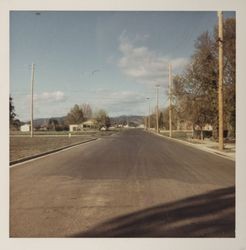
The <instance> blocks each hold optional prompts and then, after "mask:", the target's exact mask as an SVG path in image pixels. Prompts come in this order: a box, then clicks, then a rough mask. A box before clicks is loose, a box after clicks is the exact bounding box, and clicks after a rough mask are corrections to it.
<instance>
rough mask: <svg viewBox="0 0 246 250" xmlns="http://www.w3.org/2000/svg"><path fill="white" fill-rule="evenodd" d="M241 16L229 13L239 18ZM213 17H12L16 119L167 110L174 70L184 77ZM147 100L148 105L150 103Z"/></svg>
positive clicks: (175, 14) (130, 14)
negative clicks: (82, 110)
mask: <svg viewBox="0 0 246 250" xmlns="http://www.w3.org/2000/svg"><path fill="white" fill-rule="evenodd" d="M234 16H235V12H224V17H225V18H228V17H234ZM216 24H217V13H216V12H215V11H213V12H212V11H209V12H206V11H196V12H195V11H193V12H188V11H185V12H184V11H158V12H150V11H148V12H144V11H131V12H129V11H121V12H116V11H57V12H56V11H41V12H34V11H11V13H10V94H11V96H12V97H13V102H14V106H15V112H16V114H17V118H18V119H20V120H21V121H27V120H29V119H30V110H31V107H30V92H31V65H32V63H34V64H35V82H34V118H50V117H59V116H64V115H66V114H67V113H68V112H69V111H70V109H71V108H72V107H73V106H74V105H75V104H79V105H80V104H82V103H88V104H90V105H91V107H92V109H93V110H94V111H96V110H99V109H105V110H106V111H107V113H108V114H109V116H111V117H112V116H119V115H147V114H148V107H149V103H150V106H151V110H153V109H154V107H155V105H156V88H155V86H156V85H157V84H159V85H160V89H159V100H160V106H161V107H165V106H167V104H168V98H167V90H168V64H169V63H171V64H172V68H173V75H175V74H180V73H182V71H183V70H184V69H185V65H187V63H189V60H190V57H191V55H192V53H193V52H194V42H195V40H196V39H197V37H198V36H199V35H201V34H202V33H203V32H205V31H209V32H213V30H214V26H215V25H216ZM147 98H149V99H147Z"/></svg>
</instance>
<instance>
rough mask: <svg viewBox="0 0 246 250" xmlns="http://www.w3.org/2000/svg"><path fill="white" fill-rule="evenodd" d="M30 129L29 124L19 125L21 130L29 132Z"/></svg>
mask: <svg viewBox="0 0 246 250" xmlns="http://www.w3.org/2000/svg"><path fill="white" fill-rule="evenodd" d="M30 130H31V125H30V124H24V125H21V127H20V131H21V132H29V131H30Z"/></svg>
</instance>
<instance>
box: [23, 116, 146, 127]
mask: <svg viewBox="0 0 246 250" xmlns="http://www.w3.org/2000/svg"><path fill="white" fill-rule="evenodd" d="M49 119H56V120H57V121H58V123H59V124H64V119H65V116H62V117H50V118H38V119H34V121H33V125H34V127H39V126H44V125H48V122H49ZM143 121H144V117H143V116H140V115H128V116H127V115H121V116H116V117H110V122H111V124H112V125H113V124H123V125H126V124H128V125H130V126H138V125H140V124H143ZM27 123H28V122H27Z"/></svg>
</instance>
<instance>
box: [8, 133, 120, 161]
mask: <svg viewBox="0 0 246 250" xmlns="http://www.w3.org/2000/svg"><path fill="white" fill-rule="evenodd" d="M112 133H115V132H113V131H110V132H109V131H108V132H97V133H88V134H84V135H77V136H76V135H72V136H71V137H68V136H65V135H59V136H55V135H53V136H52V135H37V136H34V137H33V138H31V137H29V136H27V135H24V136H10V161H15V160H18V159H21V158H24V157H29V156H32V155H36V154H40V153H44V152H47V151H50V150H54V149H57V148H61V147H64V146H68V145H73V144H77V143H80V142H83V141H87V140H89V139H93V138H98V137H102V136H109V135H111V134H112Z"/></svg>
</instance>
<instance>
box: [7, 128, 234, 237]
mask: <svg viewBox="0 0 246 250" xmlns="http://www.w3.org/2000/svg"><path fill="white" fill-rule="evenodd" d="M10 236H11V237H234V236H235V162H233V161H231V160H227V159H224V158H221V157H219V156H216V155H214V154H210V153H208V152H203V151H201V150H198V149H195V148H193V147H189V146H187V145H184V144H181V143H177V142H173V141H170V140H167V139H165V138H161V137H158V136H156V135H153V134H149V133H147V132H145V131H142V130H137V129H132V130H127V131H123V132H122V133H119V134H116V135H113V136H109V137H105V138H102V139H100V140H97V141H93V142H90V143H86V144H82V145H80V146H77V147H74V148H71V149H69V150H66V151H62V152H59V153H56V154H52V155H48V156H46V157H43V158H40V159H35V160H34V161H30V162H26V163H23V164H21V165H18V166H15V167H12V168H11V169H10Z"/></svg>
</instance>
